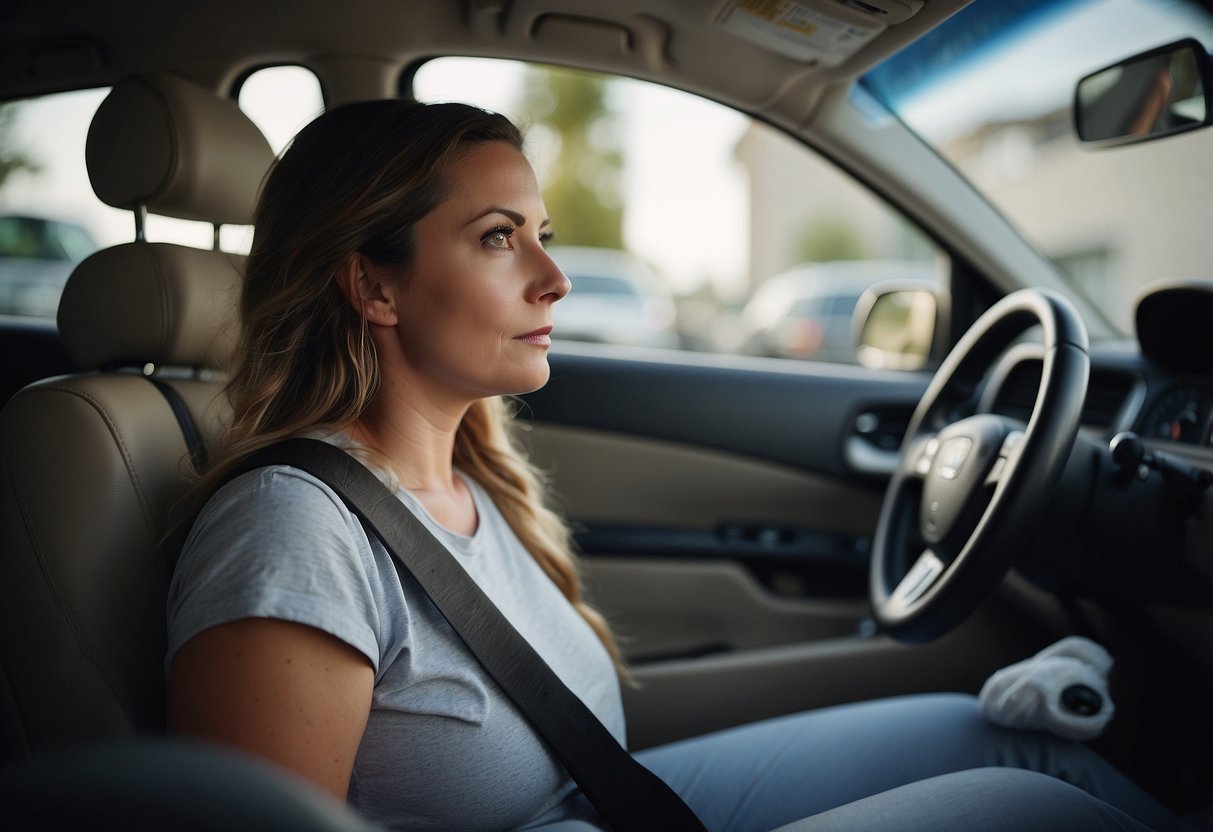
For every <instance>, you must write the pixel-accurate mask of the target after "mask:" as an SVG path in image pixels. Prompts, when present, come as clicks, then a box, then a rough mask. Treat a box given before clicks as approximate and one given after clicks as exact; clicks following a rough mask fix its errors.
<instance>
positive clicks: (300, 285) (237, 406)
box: [196, 100, 627, 677]
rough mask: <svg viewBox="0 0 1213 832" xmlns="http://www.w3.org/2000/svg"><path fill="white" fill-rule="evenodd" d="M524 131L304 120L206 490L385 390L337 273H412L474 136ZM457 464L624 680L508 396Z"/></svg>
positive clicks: (273, 206) (259, 235) (429, 113)
mask: <svg viewBox="0 0 1213 832" xmlns="http://www.w3.org/2000/svg"><path fill="white" fill-rule="evenodd" d="M483 142H505V143H506V144H509V145H510V146H511V147H514V148H515V149H517V150H521V149H522V135H521V134H520V132H519V130H518V129H517V128H516V127H515V126H514V125H513V124H512V123H510V121H509V120H508V119H506V118H505V117H504V116H501V115H498V114H496V113H490V112H487V111H484V110H480V109H477V108H475V107H470V106H467V105H464V104H418V103H415V102H407V101H395V100H382V101H366V102H360V103H356V104H347V105H344V106H341V107H338V108H336V109H333V110H330V111H329V112H327V113H325V114H324V115H322V116H320V117H319V118H318V119H316V120H315V121H314V122H312V123H311V124H309V125H308V126H307V127H305V128H304V129H303V130H302V131H301V132H300V133H299V135H298V136H296V137H295V139H294V141H293V142H292V144H291V146H290V148H289V149H288V150H287V151H286V153H285V154H284V155H283V156H282V158H281V159H280V160H279V161H278V162H277V163H276V164H275V166H274V167H273V169H272V170H271V171H270V174H269V176H268V177H267V179H266V182H265V186H264V188H263V191H262V194H261V198H260V201H259V203H258V207H257V211H256V215H255V219H254V222H255V226H254V227H255V234H254V238H253V246H252V251H251V252H250V254H249V257H248V263H247V268H246V279H245V284H244V291H243V295H242V298H241V304H240V343H239V350H238V359H239V365H238V367H237V369H236V372H235V374H234V375H233V377H232V379H231V381H230V382H229V384H228V386H227V396H228V399H229V400H230V402H231V405H232V421H231V424H230V426H229V428H228V430H227V432H226V434H225V436H224V439H223V443H222V447H221V448H220V450H219V453H218V455H217V458H216V460H215V463H214V464H213V465H212V466H211V467H210V468H209V470H208V471H207V472H206V474H205V476H204V477H203V478H202V480H201V482H200V483H199V486H198V489H197V491H196V493H197V494H200V495H206V494H208V493H209V492H210V490H211V489H213V488H214V487H215V485H216V483H218V482H220V481H222V479H223V477H224V476H225V475H226V473H227V472H228V471H230V470H231V469H232V467H233V466H234V465H235V464H236V463H238V462H239V461H240V460H242V459H243V458H245V457H246V456H248V455H249V454H251V453H253V452H254V451H256V450H258V449H260V448H263V447H265V446H267V445H270V444H273V443H274V442H276V441H278V440H280V439H283V438H286V437H288V436H294V435H298V434H300V433H304V432H307V431H309V430H314V429H316V428H323V429H340V428H343V427H345V426H347V425H349V424H350V423H352V422H353V421H354V420H355V419H357V418H358V417H359V416H361V415H362V413H363V412H364V411H365V410H366V408H367V406H368V405H369V404H370V402H371V400H372V399H373V398H374V396H375V393H376V391H377V389H378V386H379V362H378V358H377V356H376V353H375V347H374V343H373V341H372V339H371V338H370V335H369V332H368V329H367V325H366V322H365V320H364V319H363V318H362V316H361V315H359V314H358V313H357V311H355V309H354V308H353V307H352V306H351V305H350V304H349V303H348V302H347V300H346V298H345V296H344V295H343V294H342V292H341V290H340V288H339V286H338V284H337V280H336V277H335V275H336V273H337V270H338V269H339V268H340V266H341V264H343V263H345V262H347V261H348V260H349V258H350V257H351V256H352V255H354V254H355V253H361V254H362V255H363V256H365V257H367V258H369V259H370V260H372V261H373V262H375V263H377V264H379V265H382V266H388V267H393V268H398V269H400V270H401V271H403V270H404V269H405V268H407V267H408V266H409V265H410V264H411V263H412V262H413V258H414V256H415V253H416V241H415V237H414V234H415V231H414V226H415V225H416V223H417V221H418V220H420V219H421V218H422V217H424V216H425V215H426V214H428V213H429V212H430V211H431V210H433V209H434V208H435V207H436V206H437V205H438V204H439V203H440V202H441V201H442V200H443V199H444V198H445V197H446V194H447V192H448V183H447V181H446V178H445V173H446V171H447V169H448V166H449V165H450V164H451V163H452V162H454V161H455V160H457V159H458V158H459V156H460V155H461V154H463V153H465V152H466V151H467V150H468V149H469V148H470V147H471V146H473V145H476V144H479V143H483ZM454 456H455V458H454V463H455V464H456V465H457V466H458V467H459V468H460V469H461V470H462V471H464V472H465V473H466V474H467V475H468V476H470V477H472V478H473V479H474V480H476V482H478V483H479V484H480V485H481V486H482V487H483V488H484V489H485V491H486V492H488V494H489V495H490V496H491V497H492V499H493V502H494V504H495V505H496V506H497V508H498V509H499V510H500V511H501V514H502V516H503V517H504V518H505V520H506V522H508V523H509V524H510V527H511V528H512V529H513V530H514V532H515V534H517V535H518V537H519V539H520V540H521V541H522V544H523V545H524V546H525V547H526V548H527V550H528V551H529V552H530V553H531V555H532V556H533V557H534V558H535V560H536V561H537V562H538V563H539V565H540V567H542V569H543V570H544V572H545V573H546V574H547V575H548V577H549V578H551V580H552V581H553V582H554V583H555V584H556V586H557V587H559V588H560V590H561V592H563V593H564V595H565V597H566V598H568V600H569V602H570V603H572V604H573V606H574V607H575V608H576V609H577V611H578V612H579V613H580V614H581V616H582V617H583V618H584V619H585V620H586V622H587V623H589V625H590V627H591V628H592V629H593V630H594V632H595V633H597V635H598V637H599V638H600V639H601V640H602V642H603V644H604V645H605V646H606V648H607V650H608V652H609V653H610V654H611V657H612V659H613V660H614V661H615V664H616V667H617V668H618V669H619V670H620V672H621V674H623V675H624V676H625V677H626V675H627V673H626V669H625V668H624V666H623V662H622V659H621V657H620V654H619V650H618V648H617V646H616V643H615V640H614V638H613V636H612V635H611V631H610V629H609V627H608V626H607V624H606V622H605V620H604V619H603V618H602V616H601V615H600V614H599V613H598V612H597V611H595V610H594V609H593V608H591V607H590V606H589V605H588V604H587V603H586V601H585V600H584V598H583V596H582V585H581V579H580V576H579V574H578V570H577V566H576V561H575V559H574V557H573V554H572V549H571V541H570V536H569V531H568V527H567V526H566V525H565V523H564V522H563V521H562V520H561V518H560V517H559V516H558V515H557V514H556V513H555V512H553V511H552V510H551V509H549V508H548V507H547V506H546V505H545V504H544V488H543V482H542V479H541V477H540V474H539V472H538V471H536V469H535V468H534V467H533V466H532V465H531V464H530V463H529V462H528V460H527V459H526V457H525V456H524V455H523V453H522V451H521V449H520V447H519V445H518V443H517V441H516V439H515V437H514V434H513V419H512V416H511V414H510V412H509V409H508V407H507V406H506V403H505V402H504V401H503V400H502V399H500V398H487V399H480V400H478V401H476V402H475V403H474V404H473V405H472V406H471V408H470V409H469V410H468V412H467V414H466V415H465V416H464V419H463V421H462V423H461V424H460V426H459V429H458V431H457V433H456V438H455V454H454Z"/></svg>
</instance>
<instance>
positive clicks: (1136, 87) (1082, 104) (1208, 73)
mask: <svg viewBox="0 0 1213 832" xmlns="http://www.w3.org/2000/svg"><path fill="white" fill-rule="evenodd" d="M1211 81H1213V61H1211V60H1210V57H1209V54H1208V53H1207V52H1206V51H1205V49H1204V47H1203V46H1201V45H1200V43H1199V42H1198V41H1196V40H1193V39H1191V38H1185V39H1184V40H1180V41H1176V42H1175V43H1169V44H1167V45H1166V46H1160V47H1158V48H1157V49H1151V50H1150V51H1149V52H1143V53H1141V54H1140V55H1134V56H1133V57H1131V58H1126V59H1125V60H1123V61H1120V62H1119V63H1116V64H1113V65H1112V66H1109V67H1106V68H1104V69H1101V70H1099V71H1098V72H1093V73H1091V74H1090V75H1088V76H1086V77H1085V78H1083V79H1082V80H1081V81H1079V82H1078V87H1077V89H1076V90H1075V93H1074V127H1075V129H1076V130H1077V132H1078V138H1079V139H1080V140H1081V141H1084V142H1092V143H1096V144H1099V145H1103V146H1110V145H1120V144H1129V143H1131V142H1140V141H1147V140H1149V139H1156V138H1161V137H1162V136H1170V135H1172V134H1174V133H1182V132H1185V131H1187V130H1195V129H1196V128H1198V127H1203V126H1205V125H1207V124H1213V89H1211V87H1213V83H1211Z"/></svg>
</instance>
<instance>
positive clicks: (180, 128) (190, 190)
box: [85, 75, 274, 224]
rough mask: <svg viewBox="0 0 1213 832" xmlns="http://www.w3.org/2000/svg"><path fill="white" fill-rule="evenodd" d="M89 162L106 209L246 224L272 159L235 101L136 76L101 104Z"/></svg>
mask: <svg viewBox="0 0 1213 832" xmlns="http://www.w3.org/2000/svg"><path fill="white" fill-rule="evenodd" d="M85 160H86V162H87V164H88V176H89V180H90V181H91V182H92V185H93V190H94V191H95V192H96V194H97V196H98V198H99V199H101V201H102V202H104V203H106V204H107V205H111V206H113V207H115V208H125V209H134V208H135V207H136V206H137V205H138V204H139V203H144V204H146V205H147V209H148V211H150V212H152V213H154V214H163V215H166V216H170V217H177V218H180V219H187V220H202V221H204V222H210V223H220V224H229V223H235V224H245V223H248V222H251V219H252V215H253V208H254V206H255V205H256V202H257V189H258V188H259V186H260V184H261V180H262V177H264V176H265V172H266V171H267V170H269V167H270V164H271V163H272V162H273V160H274V153H273V151H272V150H270V146H269V143H268V142H267V141H266V140H265V136H263V135H262V134H261V131H260V130H259V129H257V127H256V125H254V124H253V123H252V122H251V121H250V120H249V119H248V117H247V116H245V115H244V113H242V112H241V111H240V109H239V108H238V107H237V106H236V105H235V104H234V103H233V102H231V101H227V100H225V99H222V98H220V97H218V96H217V95H215V93H214V92H212V91H211V90H208V89H206V88H204V87H201V86H198V85H197V84H194V83H192V82H190V81H186V80H185V79H183V78H178V77H176V76H172V75H135V76H132V77H130V78H127V79H125V80H122V81H119V82H118V83H117V84H116V85H114V88H113V89H112V90H111V91H110V94H109V96H107V97H106V99H105V100H104V101H103V102H101V106H100V107H99V108H98V109H97V112H96V114H95V115H94V116H93V122H92V125H91V126H90V127H89V131H88V142H87V144H86V145H85Z"/></svg>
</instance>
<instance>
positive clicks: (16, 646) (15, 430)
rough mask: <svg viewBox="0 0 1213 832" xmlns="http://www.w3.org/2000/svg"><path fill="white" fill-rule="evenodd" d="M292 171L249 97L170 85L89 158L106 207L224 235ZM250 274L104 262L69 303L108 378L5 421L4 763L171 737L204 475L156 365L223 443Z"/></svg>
mask: <svg viewBox="0 0 1213 832" xmlns="http://www.w3.org/2000/svg"><path fill="white" fill-rule="evenodd" d="M272 158H273V154H272V152H271V151H270V148H269V145H268V144H267V143H266V141H265V138H264V137H263V136H262V135H261V133H260V131H259V130H258V129H257V128H256V127H255V126H254V125H253V124H252V123H251V122H250V121H249V120H248V119H247V118H246V117H245V116H244V115H243V114H242V113H241V112H240V111H239V109H237V108H236V107H235V106H234V105H233V104H232V103H230V102H228V101H225V100H223V99H221V98H219V97H217V96H216V95H214V94H213V93H211V92H210V91H208V90H206V89H203V88H202V87H199V86H196V85H194V84H192V83H190V82H187V81H184V80H182V79H179V78H175V77H168V76H139V77H135V78H131V79H128V80H125V81H122V82H121V83H119V84H118V85H117V86H115V87H114V89H113V91H112V92H111V94H110V95H109V97H108V98H106V100H105V101H104V102H103V103H102V105H101V107H100V109H99V110H98V111H97V114H96V116H95V118H94V120H93V125H92V128H91V129H90V131H89V137H88V149H87V161H88V170H89V177H90V179H91V181H92V183H93V188H94V190H95V191H96V193H97V195H98V196H99V197H100V198H101V199H102V200H103V201H104V202H106V203H108V204H110V205H113V206H115V207H120V208H127V209H131V210H134V211H135V212H136V214H139V213H141V212H142V210H143V209H144V208H146V209H147V210H150V211H152V212H154V213H158V214H165V215H168V216H173V217H181V218H186V219H200V220H206V221H209V222H213V223H217V224H218V223H246V222H248V221H249V219H250V217H251V215H252V209H253V206H254V202H255V199H256V192H257V188H258V187H259V184H260V181H261V178H262V177H263V176H264V174H265V171H266V170H267V169H268V167H269V164H270V163H271V161H272ZM240 260H241V258H239V257H235V256H232V255H228V254H224V253H222V252H218V251H207V250H199V249H191V248H186V247H183V246H177V245H168V244H161V243H147V242H142V241H137V242H134V243H129V244H125V245H120V246H115V247H113V248H109V249H105V250H103V251H99V252H97V253H96V254H94V255H93V256H92V257H90V258H88V259H87V260H85V261H84V262H82V263H81V264H80V265H79V267H78V268H77V269H76V271H75V272H74V273H73V274H72V276H71V279H70V280H69V281H68V284H67V288H66V289H65V291H64V294H63V299H62V301H61V304H60V309H59V327H60V330H61V333H62V336H63V339H64V343H65V345H66V347H67V349H68V351H69V354H70V355H71V357H72V358H73V360H74V361H75V362H76V363H77V365H78V366H80V367H88V368H94V369H93V370H92V371H91V372H86V373H82V374H79V375H73V376H65V377H60V378H53V379H47V380H45V381H41V382H38V383H35V384H33V385H30V386H29V387H26V388H25V389H24V390H22V391H21V392H19V393H18V394H17V395H16V396H14V397H13V398H12V399H11V400H10V401H9V403H8V404H7V405H6V406H5V408H4V411H3V413H0V752H2V756H0V760H2V759H4V758H10V757H21V756H25V755H28V754H30V753H32V752H36V751H41V750H46V749H49V748H55V747H61V746H66V745H73V744H76V743H80V742H85V741H92V740H97V739H104V738H112V737H121V736H125V735H130V734H132V733H148V732H152V733H154V732H157V731H159V730H160V729H161V728H162V723H163V711H164V704H163V701H164V672H163V660H164V627H165V625H164V599H165V591H166V588H167V580H168V568H167V565H166V564H165V563H164V562H163V561H162V556H160V555H158V551H157V549H158V542H159V540H160V538H161V535H162V534H163V532H164V529H165V524H166V518H167V517H168V516H169V513H170V510H171V509H172V508H173V506H174V504H175V502H176V501H178V500H179V498H180V497H181V495H182V494H183V492H184V489H185V485H186V481H187V475H188V474H189V472H190V461H189V458H188V455H187V446H186V443H185V440H184V438H183V433H182V430H181V427H180V426H179V423H178V420H177V418H176V417H175V416H174V413H173V410H172V408H171V407H170V404H169V400H168V399H167V398H166V396H165V395H164V394H162V392H161V391H160V390H159V389H158V388H157V387H156V386H155V385H154V384H153V383H151V382H150V381H149V379H148V378H146V377H145V376H144V375H143V371H142V368H144V367H145V366H146V365H154V366H155V367H156V368H157V373H156V375H157V377H158V378H159V379H160V380H162V381H165V382H167V383H168V384H169V385H170V386H171V387H172V388H173V389H175V390H176V391H177V392H178V394H179V395H180V397H181V400H182V401H183V402H184V403H185V405H186V408H187V409H188V411H190V413H191V414H192V416H193V418H194V420H195V421H196V423H197V426H198V428H199V431H200V434H201V436H202V439H203V442H204V444H207V445H213V443H214V441H215V438H216V436H217V434H218V431H219V430H220V427H221V422H222V418H223V405H222V403H221V401H220V398H219V396H218V394H219V391H220V383H219V381H217V380H215V378H214V377H215V375H216V373H215V371H216V370H217V369H218V368H220V367H222V365H223V363H224V361H225V360H226V359H227V358H228V357H229V354H230V352H231V349H232V345H233V343H234V334H235V333H234V328H233V321H234V318H235V308H236V306H235V305H236V302H237V292H238V285H239V273H240V265H241V263H240ZM208 375H209V376H210V378H208V377H207V376H208Z"/></svg>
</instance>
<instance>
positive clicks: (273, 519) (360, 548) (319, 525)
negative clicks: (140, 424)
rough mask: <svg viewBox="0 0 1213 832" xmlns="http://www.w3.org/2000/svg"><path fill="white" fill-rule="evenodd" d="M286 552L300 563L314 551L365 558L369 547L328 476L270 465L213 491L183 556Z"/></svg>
mask: <svg viewBox="0 0 1213 832" xmlns="http://www.w3.org/2000/svg"><path fill="white" fill-rule="evenodd" d="M342 552H345V553H346V557H345V558H341V557H340V553H342ZM285 554H289V555H290V556H291V560H292V561H293V562H296V563H299V562H303V563H306V562H307V561H308V560H310V559H311V558H312V557H314V558H315V559H317V560H321V561H324V562H331V561H333V560H338V561H340V560H352V561H355V562H359V561H361V562H363V563H364V564H365V563H366V562H367V561H368V559H369V556H370V551H369V546H368V540H367V536H366V532H365V531H364V530H363V528H362V524H361V523H360V522H359V521H358V518H357V517H355V516H354V514H353V512H351V511H350V509H349V508H348V507H347V506H346V505H345V504H344V503H343V502H342V501H341V498H340V497H338V496H337V494H336V493H335V492H334V491H333V489H332V488H330V487H329V486H328V485H327V484H326V483H325V482H324V481H322V480H320V479H319V478H317V477H315V476H313V475H312V474H309V473H308V472H306V471H303V470H301V469H298V468H293V467H290V466H287V465H271V466H266V467H264V468H257V469H255V470H252V471H248V472H245V473H242V474H239V475H238V476H236V477H233V478H232V479H231V480H229V481H228V482H226V483H224V484H223V485H222V486H221V487H220V488H218V489H217V490H216V491H215V493H214V494H212V495H211V497H210V499H209V500H207V502H206V505H205V506H204V507H203V509H202V511H201V512H200V513H199V514H198V517H197V519H196V520H195V521H194V524H193V527H192V528H191V529H190V532H189V535H188V536H187V538H186V540H185V546H184V548H183V550H182V555H181V559H182V561H185V562H188V561H198V560H203V561H208V562H212V563H213V562H216V561H217V560H232V559H233V558H240V559H242V560H253V561H265V560H273V559H275V558H278V557H280V556H281V555H285ZM335 555H336V556H337V557H336V558H335V557H334V556H335ZM180 566H181V563H180V562H179V564H178V567H179V568H180Z"/></svg>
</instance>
